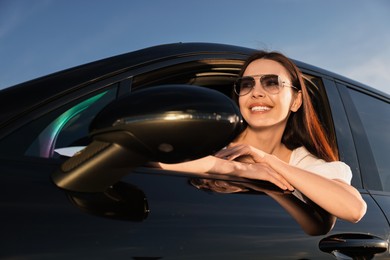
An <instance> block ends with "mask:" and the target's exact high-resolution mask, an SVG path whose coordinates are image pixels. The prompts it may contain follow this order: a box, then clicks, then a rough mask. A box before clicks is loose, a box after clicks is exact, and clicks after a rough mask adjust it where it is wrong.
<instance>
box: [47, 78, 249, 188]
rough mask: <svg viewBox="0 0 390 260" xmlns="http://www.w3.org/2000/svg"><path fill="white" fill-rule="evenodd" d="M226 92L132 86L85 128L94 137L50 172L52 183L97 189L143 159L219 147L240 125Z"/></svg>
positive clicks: (167, 159)
mask: <svg viewBox="0 0 390 260" xmlns="http://www.w3.org/2000/svg"><path fill="white" fill-rule="evenodd" d="M242 128H243V119H242V117H241V115H240V112H239V109H238V107H237V105H236V104H235V103H234V101H233V100H232V99H230V98H229V97H227V96H226V95H224V94H222V93H220V92H218V91H216V90H212V89H208V88H203V87H197V86H191V85H166V86H158V87H151V88H147V89H142V90H139V91H135V92H133V93H131V94H130V95H128V96H126V97H123V98H121V99H119V100H116V101H114V102H112V103H111V104H109V105H108V106H106V107H105V108H104V109H103V110H102V111H101V112H100V113H99V114H98V115H97V116H96V118H95V119H94V121H93V122H92V123H91V127H90V135H91V137H92V139H93V142H92V143H91V144H89V145H88V146H87V147H86V148H85V149H84V150H82V151H81V152H79V153H78V154H76V155H75V156H73V157H72V158H70V159H69V160H67V161H66V162H65V163H64V164H63V165H62V166H61V168H60V169H59V171H57V172H56V173H54V174H53V180H54V182H55V183H56V185H57V186H59V187H61V188H64V189H67V190H73V191H81V192H99V191H104V190H105V189H106V188H107V187H109V186H110V185H112V184H114V183H116V182H117V181H119V180H120V179H121V178H122V177H123V176H124V175H126V174H127V173H128V172H129V170H130V169H132V168H135V167H138V166H141V165H143V164H144V163H146V162H147V161H158V162H164V163H179V162H184V161H188V160H194V159H198V158H201V157H204V156H207V155H210V154H213V153H215V152H216V151H218V150H220V149H222V148H223V147H225V146H226V145H228V144H229V143H230V142H231V141H232V140H233V139H234V138H235V137H236V136H237V135H238V134H239V133H240V132H241V130H242Z"/></svg>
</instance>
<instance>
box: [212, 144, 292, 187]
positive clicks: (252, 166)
mask: <svg viewBox="0 0 390 260" xmlns="http://www.w3.org/2000/svg"><path fill="white" fill-rule="evenodd" d="M215 156H216V157H218V158H221V159H225V160H229V161H236V162H235V171H234V173H233V174H235V175H237V176H240V177H244V178H248V179H254V180H263V181H269V182H271V183H273V184H275V185H276V186H278V187H279V188H281V189H283V190H291V191H292V190H294V187H293V186H292V185H291V184H290V183H289V182H288V181H287V180H286V179H285V178H284V177H283V176H282V175H280V174H279V173H277V172H276V171H275V170H274V169H273V168H271V167H270V166H269V165H268V164H267V163H266V161H265V156H266V153H265V152H263V151H261V150H258V149H256V148H254V147H251V146H248V145H242V144H239V145H232V146H230V147H228V148H226V149H223V150H221V151H219V152H218V153H216V154H215Z"/></svg>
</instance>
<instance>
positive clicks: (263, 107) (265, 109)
mask: <svg viewBox="0 0 390 260" xmlns="http://www.w3.org/2000/svg"><path fill="white" fill-rule="evenodd" d="M270 109H271V108H269V107H266V106H256V107H252V108H251V110H252V111H268V110H270Z"/></svg>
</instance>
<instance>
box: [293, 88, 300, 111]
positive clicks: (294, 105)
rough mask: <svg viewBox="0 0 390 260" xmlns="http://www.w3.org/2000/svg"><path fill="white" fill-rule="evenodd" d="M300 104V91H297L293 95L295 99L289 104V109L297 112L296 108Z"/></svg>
mask: <svg viewBox="0 0 390 260" xmlns="http://www.w3.org/2000/svg"><path fill="white" fill-rule="evenodd" d="M301 105H302V91H298V92H297V94H296V95H295V99H294V102H293V103H292V105H291V108H290V110H291V111H292V112H297V111H298V109H299V108H300V107H301Z"/></svg>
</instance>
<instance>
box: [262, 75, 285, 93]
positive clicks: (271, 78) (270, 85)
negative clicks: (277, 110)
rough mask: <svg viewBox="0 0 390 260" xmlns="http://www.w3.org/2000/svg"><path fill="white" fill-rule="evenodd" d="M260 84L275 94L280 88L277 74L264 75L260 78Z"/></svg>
mask: <svg viewBox="0 0 390 260" xmlns="http://www.w3.org/2000/svg"><path fill="white" fill-rule="evenodd" d="M260 81H261V85H262V86H263V88H264V90H266V91H267V92H269V93H271V94H277V93H279V90H280V83H279V76H278V75H264V76H262V77H261V79H260Z"/></svg>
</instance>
